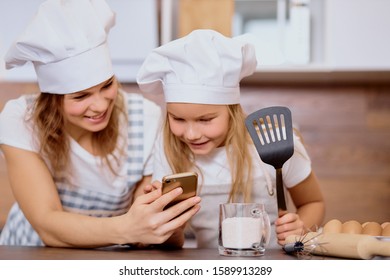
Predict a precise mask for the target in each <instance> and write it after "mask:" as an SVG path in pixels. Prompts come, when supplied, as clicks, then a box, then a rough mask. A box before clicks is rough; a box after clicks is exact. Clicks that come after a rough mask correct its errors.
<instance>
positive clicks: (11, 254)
mask: <svg viewBox="0 0 390 280" xmlns="http://www.w3.org/2000/svg"><path fill="white" fill-rule="evenodd" d="M237 259H252V260H253V259H257V260H295V259H296V257H295V256H292V255H288V254H286V253H284V251H283V250H282V249H280V250H279V249H269V250H267V251H266V253H265V255H264V256H260V257H225V256H220V255H219V254H218V249H195V248H184V249H179V250H156V249H144V250H139V249H129V248H126V247H107V248H101V249H67V248H51V247H27V246H26V247H19V246H0V260H237Z"/></svg>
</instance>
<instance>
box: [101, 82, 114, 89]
mask: <svg viewBox="0 0 390 280" xmlns="http://www.w3.org/2000/svg"><path fill="white" fill-rule="evenodd" d="M111 86H112V81H111V82H109V83H108V84H106V85H104V86H103V88H109V87H111Z"/></svg>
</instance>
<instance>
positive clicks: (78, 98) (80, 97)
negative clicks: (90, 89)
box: [73, 94, 88, 100]
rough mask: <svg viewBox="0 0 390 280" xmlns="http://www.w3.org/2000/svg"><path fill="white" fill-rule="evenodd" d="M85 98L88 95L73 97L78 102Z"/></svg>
mask: <svg viewBox="0 0 390 280" xmlns="http://www.w3.org/2000/svg"><path fill="white" fill-rule="evenodd" d="M87 96H88V94H80V95H76V96H74V97H73V99H76V100H80V99H83V98H85V97H87Z"/></svg>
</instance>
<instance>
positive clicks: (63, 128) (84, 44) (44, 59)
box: [0, 0, 200, 247]
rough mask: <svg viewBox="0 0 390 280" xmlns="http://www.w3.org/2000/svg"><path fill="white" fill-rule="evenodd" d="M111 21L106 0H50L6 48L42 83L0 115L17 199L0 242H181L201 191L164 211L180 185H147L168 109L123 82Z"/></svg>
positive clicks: (9, 60)
mask: <svg viewBox="0 0 390 280" xmlns="http://www.w3.org/2000/svg"><path fill="white" fill-rule="evenodd" d="M114 22H115V17H114V13H113V12H112V11H111V10H110V9H109V7H108V6H107V4H106V3H105V2H104V1H89V0H67V1H60V0H50V1H47V2H44V3H43V4H42V5H41V6H40V8H39V10H38V13H37V14H36V15H35V17H34V18H33V20H32V22H31V23H30V25H29V26H28V28H27V30H26V31H25V32H24V33H23V35H22V36H21V37H20V38H19V39H18V40H17V41H16V43H15V44H14V45H13V46H12V47H11V49H10V50H9V52H8V53H7V55H6V64H7V67H8V68H12V67H16V66H20V65H23V64H25V63H26V62H32V63H33V65H34V67H35V71H36V73H37V77H38V83H39V87H40V91H41V93H40V94H38V95H31V96H22V97H20V98H18V99H16V100H11V101H9V102H8V103H7V104H6V106H5V108H4V109H3V111H2V112H1V115H0V144H1V145H0V147H1V149H2V151H3V154H4V156H5V159H6V162H7V169H8V174H9V178H10V183H11V187H12V191H13V194H14V196H15V198H16V201H17V203H15V205H14V206H13V207H12V209H11V211H10V213H9V216H8V219H7V222H6V225H5V227H4V228H3V230H2V232H1V236H0V244H1V245H31V246H41V245H47V246H61V247H100V246H108V245H114V244H131V243H146V244H160V243H164V242H165V243H166V244H171V245H176V246H180V245H182V243H183V239H180V238H177V237H181V236H180V234H177V233H180V232H181V229H182V226H183V225H184V224H185V222H186V221H187V220H188V219H189V218H190V217H191V216H192V215H194V214H195V213H196V212H197V210H198V209H199V205H197V204H198V202H199V200H200V198H199V197H195V198H192V199H187V200H186V201H184V202H181V203H180V204H177V205H176V206H174V207H171V208H169V209H168V210H165V211H163V209H164V207H165V206H166V205H167V204H168V203H169V202H170V201H172V200H173V199H174V198H175V197H177V196H178V195H179V194H180V193H181V191H182V190H181V189H178V190H174V191H172V192H170V193H168V194H166V195H163V196H162V195H161V192H159V191H154V192H150V193H148V194H143V188H144V187H145V186H147V185H148V184H150V182H151V173H152V154H153V152H152V148H153V143H154V141H155V137H156V133H157V130H158V127H159V125H160V124H159V119H160V116H161V111H160V109H159V107H158V106H157V105H156V104H154V103H152V102H150V101H148V100H147V99H144V98H143V97H142V96H141V95H138V94H127V93H125V92H123V91H122V90H121V89H120V88H119V85H118V82H117V80H116V79H115V76H114V74H113V71H112V65H111V60H110V56H109V50H108V47H107V35H108V31H109V30H110V28H111V27H112V26H113V25H114ZM157 187H158V185H157ZM136 188H138V189H137V190H136V191H135V192H134V190H135V189H136ZM135 197H136V199H133V198H135ZM133 201H134V202H133ZM132 202H133V204H132V205H131V203H132ZM186 210H188V211H186ZM182 212H185V213H183V214H181V213H182Z"/></svg>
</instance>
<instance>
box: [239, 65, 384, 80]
mask: <svg viewBox="0 0 390 280" xmlns="http://www.w3.org/2000/svg"><path fill="white" fill-rule="evenodd" d="M242 83H246V84H322V83H327V84H339V83H343V84H370V83H377V84H378V83H379V84H390V69H382V70H381V69H379V70H378V69H359V70H357V69H349V68H330V67H326V66H321V65H319V66H307V65H305V66H302V67H298V66H291V67H281V66H275V67H274V66H267V67H258V69H257V70H256V72H255V73H254V74H253V75H252V76H250V77H247V78H244V80H243V81H242Z"/></svg>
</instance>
